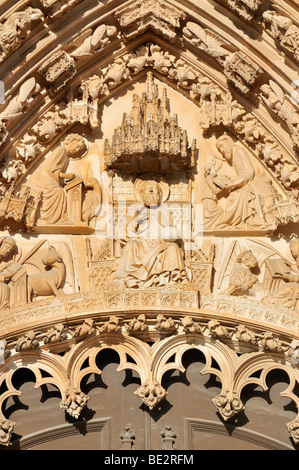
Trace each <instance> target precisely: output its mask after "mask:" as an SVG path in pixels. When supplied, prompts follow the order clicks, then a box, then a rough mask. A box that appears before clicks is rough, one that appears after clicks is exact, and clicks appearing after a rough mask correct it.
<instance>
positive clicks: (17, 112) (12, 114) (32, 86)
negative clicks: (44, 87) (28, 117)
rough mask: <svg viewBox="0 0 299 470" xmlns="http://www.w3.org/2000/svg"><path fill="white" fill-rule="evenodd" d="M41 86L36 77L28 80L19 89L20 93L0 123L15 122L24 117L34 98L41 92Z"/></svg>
mask: <svg viewBox="0 0 299 470" xmlns="http://www.w3.org/2000/svg"><path fill="white" fill-rule="evenodd" d="M39 90H40V85H39V84H38V83H37V82H36V80H35V78H34V77H31V78H29V79H28V80H26V81H25V82H24V83H23V84H22V85H21V86H20V89H19V93H18V94H17V95H16V96H15V97H14V98H12V99H11V100H10V102H9V103H8V105H7V106H6V108H5V109H4V110H3V111H2V112H1V114H0V121H9V122H11V121H13V120H14V119H16V118H17V117H19V116H22V114H23V113H24V111H26V110H27V109H28V107H29V106H30V104H31V103H32V101H33V99H34V96H35V95H36V94H37V93H38V92H39Z"/></svg>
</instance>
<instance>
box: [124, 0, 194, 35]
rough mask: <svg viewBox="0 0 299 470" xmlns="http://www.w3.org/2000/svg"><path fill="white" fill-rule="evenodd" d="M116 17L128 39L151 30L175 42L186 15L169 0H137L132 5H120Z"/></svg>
mask: <svg viewBox="0 0 299 470" xmlns="http://www.w3.org/2000/svg"><path fill="white" fill-rule="evenodd" d="M115 17H116V19H117V20H118V21H119V24H120V26H121V28H122V32H123V35H124V37H125V38H126V40H127V41H129V40H132V39H134V38H135V37H136V36H140V35H141V34H143V33H144V32H146V31H147V30H151V31H154V32H155V33H157V34H158V35H160V36H162V37H163V38H166V39H168V40H169V41H170V42H173V41H174V40H175V39H176V37H177V31H176V30H177V29H178V28H179V27H180V20H184V19H185V18H186V15H185V13H184V12H183V11H182V10H179V9H178V8H176V7H174V6H173V5H170V4H168V2H164V1H158V0H149V1H147V2H144V1H142V0H135V1H133V2H131V4H130V5H125V6H122V7H119V8H118V10H117V11H116V13H115Z"/></svg>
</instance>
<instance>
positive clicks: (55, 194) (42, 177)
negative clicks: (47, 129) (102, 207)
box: [28, 134, 86, 225]
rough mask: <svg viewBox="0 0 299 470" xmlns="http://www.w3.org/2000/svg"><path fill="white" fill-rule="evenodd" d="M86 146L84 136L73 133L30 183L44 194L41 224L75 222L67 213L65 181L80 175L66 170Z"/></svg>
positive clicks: (39, 169)
mask: <svg viewBox="0 0 299 470" xmlns="http://www.w3.org/2000/svg"><path fill="white" fill-rule="evenodd" d="M85 147H86V143H85V140H84V138H83V137H82V136H80V135H79V134H70V135H68V136H67V137H66V138H65V140H64V142H63V143H62V145H60V146H59V147H57V148H56V149H55V150H54V151H53V152H50V154H48V155H47V156H46V158H45V160H44V162H43V163H42V164H41V165H40V167H39V168H38V169H37V170H36V171H35V172H34V173H33V175H32V177H31V178H30V180H29V183H28V184H29V186H31V187H33V188H35V189H37V190H38V191H42V193H43V196H42V204H41V209H40V213H41V216H40V218H39V220H38V225H53V224H64V225H65V224H68V225H69V224H70V225H72V224H73V222H72V221H71V220H70V218H69V216H68V214H67V198H66V194H65V190H64V186H63V183H62V181H70V180H74V179H75V178H77V175H74V174H73V173H65V171H66V169H67V166H68V163H69V157H70V156H73V157H76V156H78V154H80V152H82V150H84V149H85ZM80 156H81V154H80Z"/></svg>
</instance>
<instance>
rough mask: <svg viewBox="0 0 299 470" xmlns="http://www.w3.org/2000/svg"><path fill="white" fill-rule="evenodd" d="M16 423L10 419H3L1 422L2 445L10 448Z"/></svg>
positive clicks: (0, 436) (0, 435) (0, 438)
mask: <svg viewBox="0 0 299 470" xmlns="http://www.w3.org/2000/svg"><path fill="white" fill-rule="evenodd" d="M14 427H15V423H14V422H13V421H10V420H9V419H1V421H0V444H1V445H4V446H8V445H9V444H10V439H11V435H12V433H13V430H14Z"/></svg>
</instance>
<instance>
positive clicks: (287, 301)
mask: <svg viewBox="0 0 299 470" xmlns="http://www.w3.org/2000/svg"><path fill="white" fill-rule="evenodd" d="M289 248H290V252H291V254H292V256H293V258H294V260H295V263H294V264H291V263H288V264H289V265H288V266H287V265H286V266H285V268H284V272H282V271H281V272H277V273H274V275H275V276H276V277H280V278H281V279H284V280H285V281H286V282H285V284H283V285H282V286H281V287H279V288H278V289H277V290H275V291H274V292H272V293H271V294H269V295H268V296H267V297H266V298H265V299H264V300H265V301H266V302H269V303H278V304H281V305H283V306H284V307H287V308H291V309H294V310H297V311H299V239H298V238H296V239H293V240H291V241H290V243H289ZM284 263H286V260H284Z"/></svg>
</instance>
